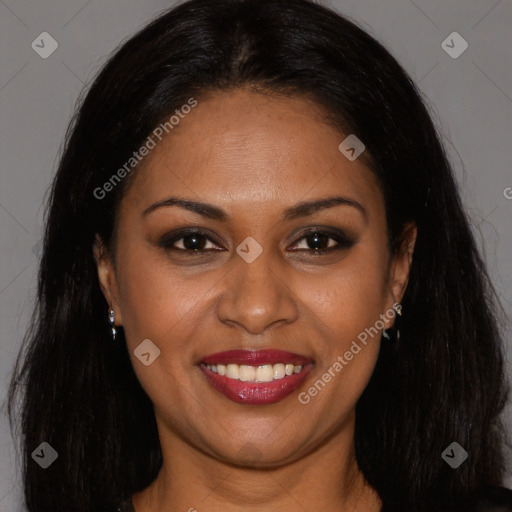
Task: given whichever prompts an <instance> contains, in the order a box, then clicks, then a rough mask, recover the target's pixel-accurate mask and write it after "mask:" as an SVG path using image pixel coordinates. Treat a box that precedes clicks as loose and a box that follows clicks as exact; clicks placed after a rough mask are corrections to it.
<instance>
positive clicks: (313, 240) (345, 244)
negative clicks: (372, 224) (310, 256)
mask: <svg viewBox="0 0 512 512" xmlns="http://www.w3.org/2000/svg"><path fill="white" fill-rule="evenodd" d="M300 240H304V242H303V243H305V244H306V246H307V247H305V248H303V249H300V248H299V250H309V251H312V252H313V253H316V254H323V253H326V252H330V251H334V250H338V249H347V248H349V247H351V246H352V245H354V243H353V241H352V240H350V239H349V238H347V237H346V236H345V235H343V234H342V233H331V232H328V231H320V230H316V231H309V232H307V233H305V234H304V235H303V236H302V237H301V238H300V239H299V241H300ZM329 240H331V241H334V243H332V242H331V243H329ZM326 244H327V246H325V245H326ZM299 245H300V244H299ZM311 246H313V247H311Z"/></svg>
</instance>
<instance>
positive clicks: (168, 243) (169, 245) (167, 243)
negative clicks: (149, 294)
mask: <svg viewBox="0 0 512 512" xmlns="http://www.w3.org/2000/svg"><path fill="white" fill-rule="evenodd" d="M193 235H196V236H198V237H204V238H206V239H208V240H209V241H211V242H213V243H216V242H215V241H214V240H213V239H212V238H211V237H210V236H209V235H208V234H207V233H206V232H204V231H202V230H199V229H193V230H181V231H179V232H176V233H171V234H167V235H164V236H163V237H162V239H161V241H160V245H161V246H162V247H163V248H165V249H166V250H170V251H177V252H183V253H189V254H204V253H205V252H209V251H211V250H212V249H202V250H201V249H200V250H193V249H178V248H176V247H173V245H174V244H175V243H176V242H178V241H179V240H183V239H184V238H186V237H188V236H193ZM311 235H320V236H327V237H328V239H331V240H334V241H336V242H337V245H336V246H334V247H329V248H327V249H298V250H297V251H298V252H300V251H309V252H310V253H311V254H312V255H313V256H322V255H326V254H330V253H332V252H334V251H339V250H342V249H350V248H351V247H352V246H353V245H354V244H355V241H354V240H353V239H351V238H350V237H348V236H347V235H345V234H344V233H343V232H341V231H337V230H335V231H334V230H329V229H324V228H316V229H309V230H308V231H306V232H304V233H302V235H301V237H300V238H299V239H298V240H297V241H296V242H294V243H293V245H297V244H298V242H300V241H301V240H304V239H307V238H308V237H310V236H311ZM293 252H296V251H293Z"/></svg>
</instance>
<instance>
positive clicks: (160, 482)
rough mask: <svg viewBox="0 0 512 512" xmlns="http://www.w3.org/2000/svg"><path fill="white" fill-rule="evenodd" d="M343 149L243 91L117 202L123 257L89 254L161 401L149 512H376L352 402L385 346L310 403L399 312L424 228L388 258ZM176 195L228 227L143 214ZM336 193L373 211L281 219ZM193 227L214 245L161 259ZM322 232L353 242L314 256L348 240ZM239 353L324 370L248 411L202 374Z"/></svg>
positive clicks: (189, 217)
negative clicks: (219, 212) (382, 320)
mask: <svg viewBox="0 0 512 512" xmlns="http://www.w3.org/2000/svg"><path fill="white" fill-rule="evenodd" d="M345 137H346V135H344V134H341V133H340V132H339V131H338V130H336V129H335V128H333V127H332V126H330V125H329V124H327V123H326V122H325V121H324V116H323V112H322V110H321V108H320V107H319V106H318V105H316V104H314V103H312V102H309V101H307V100H305V99H303V98H290V97H283V96H276V95H264V94H258V93H255V92H251V91H250V90H248V89H243V88H242V89H237V90H235V91H230V92H229V93H226V92H215V93H211V94H210V95H209V96H207V97H204V98H201V99H200V101H199V104H198V106H197V107H195V108H194V109H193V111H192V112H191V113H190V114H188V115H187V116H186V117H185V118H184V119H183V120H181V122H180V124H179V126H178V127H177V128H176V129H175V130H173V131H172V132H171V133H170V134H169V135H168V136H167V138H165V139H164V140H163V141H162V142H160V143H159V144H158V145H157V147H156V148H155V149H153V150H152V151H151V153H150V154H149V155H148V156H147V157H146V158H145V160H144V161H143V167H142V168H140V169H138V170H137V171H134V172H136V173H137V174H136V176H135V177H134V181H133V184H132V185H131V187H130V188H129V190H128V192H127V194H126V195H125V197H124V199H123V201H122V203H121V206H120V217H119V236H118V242H117V243H118V245H117V259H116V261H115V262H113V261H112V259H111V258H110V256H109V254H108V251H107V250H105V248H104V247H103V245H102V244H101V243H98V244H96V245H95V248H94V256H95V259H96V262H97V267H98V276H99V280H100V285H101V288H102V290H103V293H104V295H105V298H106V300H107V301H108V303H109V304H110V305H111V306H112V307H113V309H114V311H115V323H116V325H122V326H123V327H124V332H125V335H126V340H127V344H128V350H129V353H130V357H131V359H132V364H133V366H134V369H135V371H136V374H137V377H138V378H139V380H140V383H141V385H142V386H143V388H144V389H145V391H146V392H147V394H148V396H149V397H150V398H151V400H152V402H153V404H154V410H155V416H156V420H157V425H158V431H159V436H160V442H161V446H162V452H163V458H164V464H163V468H162V470H161V472H160V473H159V475H158V478H157V479H156V480H155V481H154V482H153V483H152V484H151V485H150V486H149V487H148V488H146V489H144V490H143V491H142V492H139V493H137V494H135V495H134V498H133V502H134V505H135V508H136V510H137V512H156V511H162V510H183V511H186V510H189V511H191V512H192V511H193V510H194V509H196V510H197V511H199V512H200V511H206V510H208V511H209V512H216V511H223V512H234V511H237V512H239V511H241V510H244V511H251V512H260V511H261V512H263V511H264V512H270V511H276V512H277V511H280V512H283V511H289V512H292V511H294V512H295V511H297V512H298V511H301V512H303V511H305V510H307V511H313V510H323V511H327V512H329V511H342V510H344V511H352V510H353V511H365V512H372V511H378V510H380V507H381V502H380V500H379V497H378V495H377V493H376V492H375V491H374V490H373V489H372V488H371V487H370V486H369V485H368V484H367V483H366V482H365V480H364V477H363V475H362V473H361V472H360V471H359V469H358V467H357V463H356V460H355V455H354V445H353V437H354V422H355V405H356V402H357V400H358V398H359V397H360V395H361V394H362V392H363V390H364V388H365V386H366V385H367V383H368V381H369V379H370V377H371V374H372V372H373V369H374V366H375V363H376V360H377V357H378V352H379V346H380V335H379V336H375V337H374V338H373V339H371V341H369V343H368V344H367V345H366V346H365V347H364V348H363V349H362V350H361V351H360V352H359V353H358V354H357V355H355V356H354V358H353V359H352V360H351V361H350V362H349V363H348V364H347V365H346V366H344V368H343V370H342V371H341V372H339V373H337V375H336V377H335V378H333V379H332V380H331V382H329V383H328V384H327V385H326V386H325V387H324V388H323V390H322V391H321V392H319V393H318V394H317V396H315V397H313V398H311V401H310V402H309V403H308V404H307V405H303V404H301V403H300V402H299V401H298V394H299V393H300V392H301V391H305V390H307V389H308V388H309V387H310V386H311V385H312V384H313V383H314V382H315V381H316V380H317V379H319V378H320V377H321V376H322V374H324V373H325V372H326V371H327V370H328V369H329V368H330V367H331V366H332V365H333V363H334V362H335V361H336V359H337V357H338V356H339V355H343V354H344V353H345V352H346V351H347V350H348V349H349V348H350V346H351V343H352V341H353V340H356V339H357V336H358V334H359V333H361V332H362V331H364V330H365V328H367V327H370V326H373V325H374V324H375V322H376V320H378V319H379V315H380V314H382V313H384V312H385V311H387V310H389V309H390V308H391V307H392V305H393V303H394V302H396V301H400V299H401V297H402V296H403V293H404V291H405V287H406V285H407V279H408V274H409V268H410V265H411V260H412V251H413V247H414V241H415V237H416V229H415V227H414V226H412V227H409V229H408V230H407V232H406V240H405V245H404V249H403V250H402V252H401V253H400V254H398V255H396V256H394V257H392V256H391V255H390V253H389V251H388V247H387V238H386V237H387V235H386V222H385V209H384V200H383V196H382V193H381V191H380V189H379V186H378V184H377V181H376V178H375V177H374V175H373V174H372V172H371V171H370V170H369V169H368V168H367V167H366V166H365V165H364V164H363V162H362V158H358V159H356V160H355V161H353V162H351V161H349V160H348V159H347V158H345V157H344V156H343V155H342V154H341V153H340V151H339V150H338V146H339V144H340V143H341V142H342V141H343V139H344V138H345ZM171 195H175V196H176V195H177V196H182V197H185V198H187V199H192V200H198V201H203V202H207V203H211V204H213V205H215V206H217V207H219V208H222V209H223V210H225V212H226V213H227V214H228V215H229V216H230V217H231V220H229V221H225V222H224V221H219V220H213V219H209V218H206V217H203V216H201V215H199V214H198V213H194V212H191V211H188V210H185V209H183V208H180V207H177V206H171V207H169V206H167V207H162V208H157V209H155V210H154V211H152V212H151V213H149V214H147V215H143V211H144V210H145V209H146V208H148V207H149V206H151V205H153V204H154V203H157V202H158V201H161V200H163V199H166V198H167V197H169V196H171ZM335 195H340V196H344V197H347V198H350V199H351V200H354V201H357V202H358V203H360V204H361V205H362V207H363V208H364V210H365V214H363V213H361V211H360V210H359V209H357V208H356V207H354V206H349V205H337V206H334V207H332V208H328V209H323V210H320V211H317V212H314V213H313V214H311V215H309V216H306V217H301V218H297V219H294V220H289V221H280V220H279V219H280V217H281V215H282V212H283V211H284V210H285V209H286V208H288V207H290V206H292V205H295V204H296V203H298V202H301V201H309V200H316V199H322V198H328V197H332V196H335ZM186 227H189V228H195V227H197V228H202V229H203V230H206V231H207V232H208V233H207V235H208V236H210V235H211V240H210V239H208V238H206V239H199V244H198V246H199V247H200V248H204V249H205V252H204V253H203V254H202V255H201V254H191V253H192V252H193V251H192V250H191V249H188V253H186V252H185V251H186V250H185V249H184V247H185V246H184V245H183V244H184V242H186V241H187V240H188V241H189V242H190V238H188V239H187V240H184V239H183V238H181V239H178V240H177V241H176V242H175V243H174V247H176V249H175V250H174V251H173V250H172V249H169V248H167V249H166V248H165V247H162V246H160V245H159V239H160V237H162V236H163V235H164V234H166V233H168V232H170V231H171V230H174V229H178V228H186ZM314 227H323V228H332V229H334V230H341V231H342V232H344V233H346V234H347V235H350V236H351V237H352V238H353V239H355V243H354V245H353V246H352V247H345V248H342V249H341V250H339V251H333V252H332V253H330V254H327V255H315V254H314V249H315V248H317V247H319V248H327V247H332V246H336V245H337V242H336V240H335V239H332V238H327V239H325V240H324V241H323V242H322V241H320V242H319V245H315V240H314V239H312V237H309V238H308V237H306V238H304V236H303V234H304V232H305V231H306V230H307V229H308V228H314ZM248 236H251V237H253V238H254V239H255V240H256V241H257V242H258V243H259V244H260V245H261V247H262V248H263V253H262V254H261V255H260V256H259V257H258V258H257V259H256V260H255V261H254V262H252V263H250V264H249V263H247V262H246V261H245V260H244V259H242V258H241V257H240V256H239V255H238V254H237V252H236V248H237V246H238V245H239V244H241V242H242V241H244V240H245V238H246V237H248ZM329 236H330V235H329ZM201 244H203V245H201ZM180 249H181V250H182V252H179V250H180ZM214 249H222V250H219V251H215V250H214ZM392 323H393V320H390V321H386V327H390V326H391V324H392ZM145 339H150V340H152V342H153V343H154V344H155V345H157V346H158V347H159V349H160V351H161V354H160V356H159V357H158V358H157V359H155V361H154V362H153V363H152V364H151V365H149V366H144V365H143V364H142V363H141V362H140V361H139V360H138V359H137V358H136V357H135V356H134V354H133V351H134V350H135V348H136V347H137V346H138V345H139V344H140V343H141V342H142V340H145ZM234 348H243V349H266V348H279V349H282V350H288V351H290V352H295V353H299V354H303V355H306V356H308V357H311V358H313V359H314V361H315V367H314V369H313V371H312V372H311V373H310V375H309V376H308V378H307V380H306V381H305V382H304V383H303V385H302V386H301V387H300V388H299V389H298V390H296V391H295V392H294V393H293V394H291V395H290V396H288V397H287V398H285V399H284V400H282V401H280V402H278V403H275V404H271V405H264V406H250V405H243V404H238V403H235V402H232V401H231V400H229V399H228V398H226V397H225V396H224V395H222V394H221V393H219V392H218V391H216V390H215V389H213V388H212V387H211V386H210V385H209V384H208V382H207V380H206V379H205V377H204V375H203V374H202V372H201V371H200V370H199V368H198V367H197V366H196V363H197V362H198V361H200V359H201V358H202V357H205V356H206V355H209V354H212V353H214V352H218V351H223V350H229V349H234Z"/></svg>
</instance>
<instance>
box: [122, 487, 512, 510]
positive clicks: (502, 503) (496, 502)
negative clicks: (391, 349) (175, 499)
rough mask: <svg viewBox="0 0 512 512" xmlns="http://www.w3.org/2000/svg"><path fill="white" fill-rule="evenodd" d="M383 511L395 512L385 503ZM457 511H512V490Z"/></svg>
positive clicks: (488, 493) (498, 490)
mask: <svg viewBox="0 0 512 512" xmlns="http://www.w3.org/2000/svg"><path fill="white" fill-rule="evenodd" d="M382 511H383V512H384V511H386V512H393V511H392V510H391V509H389V508H388V507H386V506H385V505H384V506H383V508H382ZM117 512H135V508H134V507H133V503H132V500H131V498H130V499H127V500H125V501H123V502H122V503H121V504H120V505H119V507H118V509H117ZM432 512H435V511H432ZM457 512H512V490H510V489H505V488H504V487H490V488H488V489H486V490H485V491H484V492H482V493H480V495H479V496H478V498H477V499H476V500H475V503H474V506H473V507H471V510H467V511H462V510H461V511H457Z"/></svg>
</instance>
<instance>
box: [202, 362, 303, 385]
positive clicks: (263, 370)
mask: <svg viewBox="0 0 512 512" xmlns="http://www.w3.org/2000/svg"><path fill="white" fill-rule="evenodd" d="M201 364H202V365H204V366H205V367H206V368H207V369H208V370H211V371H212V372H213V373H216V374H218V375H221V376H226V377H227V378H228V379H232V380H237V381H241V382H273V381H276V380H280V379H284V378H285V377H287V376H290V375H293V374H297V373H300V372H301V371H302V370H303V368H304V366H303V365H294V364H293V363H277V364H265V365H259V366H249V365H246V364H234V363H230V364H217V365H215V364H205V363H201Z"/></svg>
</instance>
